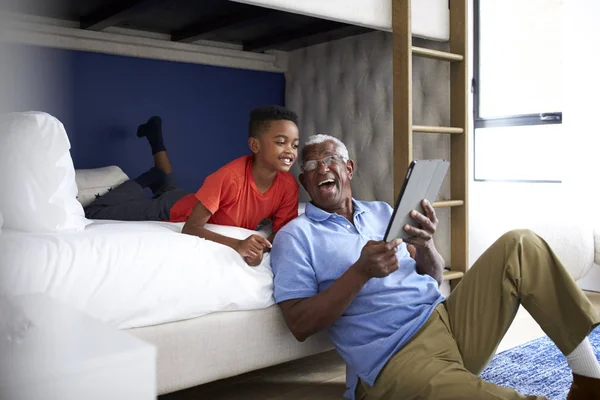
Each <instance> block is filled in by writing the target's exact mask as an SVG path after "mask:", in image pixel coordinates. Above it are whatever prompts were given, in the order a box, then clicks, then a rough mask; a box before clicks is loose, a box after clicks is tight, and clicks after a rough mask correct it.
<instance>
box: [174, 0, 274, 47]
mask: <svg viewBox="0 0 600 400" xmlns="http://www.w3.org/2000/svg"><path fill="white" fill-rule="evenodd" d="M276 12H277V11H275V10H270V9H268V8H264V7H252V8H250V9H248V10H244V11H240V12H236V13H235V14H226V15H223V16H220V17H217V18H214V19H211V20H207V21H199V22H196V23H194V24H192V25H190V26H188V27H186V28H183V29H182V30H179V31H175V32H173V33H172V34H171V40H172V41H174V42H184V43H192V42H195V41H197V40H200V39H204V38H206V37H207V36H209V35H210V34H211V33H213V32H216V31H219V30H222V29H226V28H233V27H236V28H238V27H241V26H243V25H246V24H252V23H256V21H257V20H260V19H262V18H265V17H267V16H270V15H273V14H274V13H276Z"/></svg>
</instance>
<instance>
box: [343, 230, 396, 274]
mask: <svg viewBox="0 0 600 400" xmlns="http://www.w3.org/2000/svg"><path fill="white" fill-rule="evenodd" d="M400 243H402V239H394V240H392V241H391V242H386V241H383V240H380V241H374V240H369V241H368V242H367V244H365V246H364V247H363V249H362V251H361V252H360V258H359V259H358V261H356V263H354V266H355V267H356V268H357V269H358V271H360V272H361V274H363V275H364V276H365V277H367V279H370V278H384V277H386V276H388V275H389V274H391V273H392V272H394V271H396V270H397V269H398V257H397V256H396V252H397V251H398V246H400Z"/></svg>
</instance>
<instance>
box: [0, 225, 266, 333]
mask: <svg viewBox="0 0 600 400" xmlns="http://www.w3.org/2000/svg"><path fill="white" fill-rule="evenodd" d="M182 225H183V224H172V223H166V222H117V221H102V222H100V221H94V223H93V224H91V225H89V226H88V227H86V229H85V231H83V232H71V233H70V232H65V233H53V234H32V233H21V232H15V231H11V230H4V231H3V233H2V235H0V289H5V290H8V292H9V293H12V294H23V293H32V292H33V293H35V292H42V293H47V294H48V295H50V296H51V297H54V298H56V299H58V300H61V301H63V302H64V303H66V304H69V305H71V306H74V307H76V308H78V309H81V310H83V311H85V312H87V313H89V314H90V315H91V316H93V317H95V318H97V319H99V320H101V321H105V322H107V323H110V324H111V325H113V326H116V327H118V328H121V329H125V328H133V327H141V326H148V325H155V324H159V323H164V322H171V321H178V320H183V319H189V318H194V317H198V316H201V315H205V314H208V313H211V312H216V311H227V310H251V309H259V308H265V307H268V306H269V305H272V304H273V303H274V301H273V275H272V272H271V268H270V264H269V255H268V254H267V255H266V256H265V258H264V259H263V262H262V263H261V265H260V266H258V267H249V266H248V265H246V264H245V262H244V261H243V259H242V258H241V257H240V256H239V255H238V254H237V253H236V252H235V251H234V250H232V249H230V248H228V247H226V246H222V245H220V244H217V243H214V242H210V241H206V240H203V239H199V238H197V237H193V236H189V235H182V234H180V233H179V232H180V230H181V227H182ZM211 228H212V229H213V230H217V231H218V232H220V233H224V234H228V235H229V236H237V237H246V236H247V235H248V234H249V233H253V232H251V231H247V230H244V229H240V228H231V227H216V226H212V227H211Z"/></svg>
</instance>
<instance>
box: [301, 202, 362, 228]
mask: <svg viewBox="0 0 600 400" xmlns="http://www.w3.org/2000/svg"><path fill="white" fill-rule="evenodd" d="M352 206H353V207H354V215H358V214H362V213H364V212H368V211H369V210H368V209H367V208H365V207H364V206H362V205H361V203H360V202H358V201H356V200H355V199H354V198H352ZM304 213H305V214H306V216H307V217H308V218H310V219H312V220H313V221H315V222H323V221H325V220H326V219H328V218H330V217H331V216H332V215H333V214H334V213H329V212H327V211H325V210H323V209H321V208H319V207H317V206H315V205H314V204H313V203H312V202H309V203H308V204H307V205H306V210H305V211H304ZM335 214H337V213H335Z"/></svg>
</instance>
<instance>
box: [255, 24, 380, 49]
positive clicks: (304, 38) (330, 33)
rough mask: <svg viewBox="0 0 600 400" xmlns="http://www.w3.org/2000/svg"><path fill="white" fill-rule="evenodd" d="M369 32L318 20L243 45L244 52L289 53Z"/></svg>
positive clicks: (359, 27) (354, 26)
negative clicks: (276, 51) (270, 51)
mask: <svg viewBox="0 0 600 400" xmlns="http://www.w3.org/2000/svg"><path fill="white" fill-rule="evenodd" d="M371 31H372V29H370V28H364V27H362V26H356V25H347V24H342V23H339V22H333V21H326V20H320V21H318V22H316V23H314V24H311V25H309V26H305V27H302V28H298V29H294V30H290V31H287V32H281V33H279V34H272V35H269V36H268V37H265V38H263V39H259V40H257V41H254V42H249V43H246V44H244V50H245V51H256V52H261V51H265V50H271V49H276V50H282V51H291V50H296V49H299V48H302V47H308V46H314V45H316V44H320V43H324V42H330V41H332V40H337V39H342V38H345V37H349V36H355V35H360V34H363V33H367V32H371Z"/></svg>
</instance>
